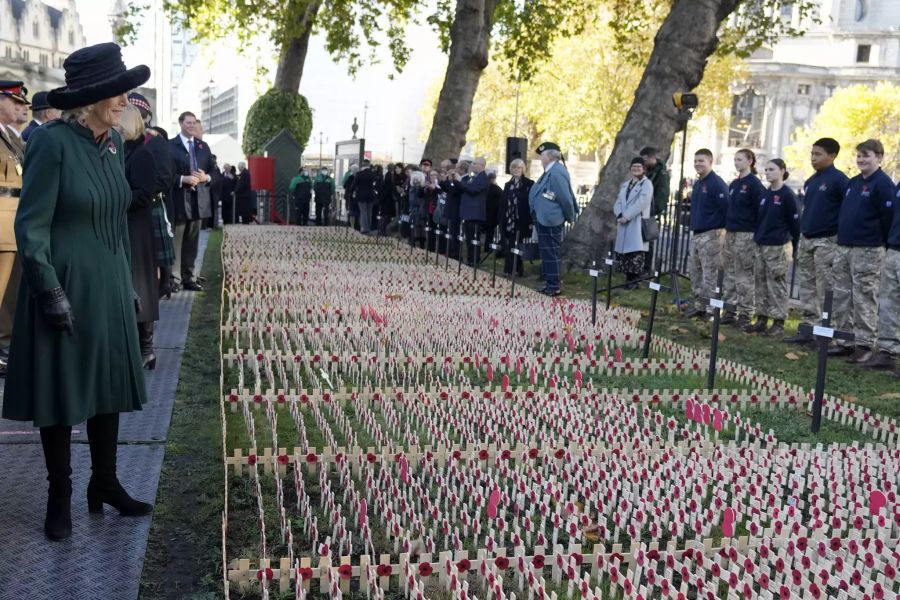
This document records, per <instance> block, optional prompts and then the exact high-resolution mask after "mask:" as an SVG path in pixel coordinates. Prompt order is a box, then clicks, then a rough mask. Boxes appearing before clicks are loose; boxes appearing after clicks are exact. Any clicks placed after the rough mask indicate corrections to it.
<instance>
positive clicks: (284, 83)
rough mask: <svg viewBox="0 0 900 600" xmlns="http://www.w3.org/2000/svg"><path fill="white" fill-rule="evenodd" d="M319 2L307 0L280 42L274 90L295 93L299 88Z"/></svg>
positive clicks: (319, 0)
mask: <svg viewBox="0 0 900 600" xmlns="http://www.w3.org/2000/svg"><path fill="white" fill-rule="evenodd" d="M321 4H322V0H313V1H311V2H307V3H306V6H305V8H304V9H303V12H302V14H300V15H298V22H297V24H296V27H295V28H292V29H291V30H290V31H291V32H290V33H289V34H286V35H285V36H284V39H283V40H282V42H281V52H280V54H279V55H278V70H277V71H275V83H274V84H273V86H272V87H274V88H275V89H276V90H284V91H287V92H294V93H296V92H297V91H298V90H299V89H300V79H301V78H302V77H303V64H304V63H305V62H306V52H307V50H309V37H310V35H312V29H313V23H315V20H316V14H317V13H318V12H319V6H321Z"/></svg>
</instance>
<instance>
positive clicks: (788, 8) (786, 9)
mask: <svg viewBox="0 0 900 600" xmlns="http://www.w3.org/2000/svg"><path fill="white" fill-rule="evenodd" d="M793 16H794V6H793V5H792V4H791V3H790V2H785V3H784V4H782V5H781V18H782V19H784V20H785V21H790V20H791V18H792V17H793Z"/></svg>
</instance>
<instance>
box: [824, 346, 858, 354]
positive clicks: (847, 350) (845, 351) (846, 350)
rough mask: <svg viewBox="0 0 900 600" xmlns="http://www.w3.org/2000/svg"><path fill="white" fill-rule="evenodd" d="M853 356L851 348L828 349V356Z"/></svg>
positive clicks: (836, 347)
mask: <svg viewBox="0 0 900 600" xmlns="http://www.w3.org/2000/svg"><path fill="white" fill-rule="evenodd" d="M851 354H853V347H852V346H832V347H831V348H829V349H828V356H850V355H851Z"/></svg>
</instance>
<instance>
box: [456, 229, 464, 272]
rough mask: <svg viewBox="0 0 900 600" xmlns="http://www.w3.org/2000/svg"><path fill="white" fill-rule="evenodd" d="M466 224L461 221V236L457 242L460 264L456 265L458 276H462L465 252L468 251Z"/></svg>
mask: <svg viewBox="0 0 900 600" xmlns="http://www.w3.org/2000/svg"><path fill="white" fill-rule="evenodd" d="M465 223H466V222H465V221H460V223H459V235H457V236H456V239H457V241H459V257H457V261H458V264H457V265H456V274H457V275H462V264H463V250H465V249H466V234H465V233H463V232H464V231H465Z"/></svg>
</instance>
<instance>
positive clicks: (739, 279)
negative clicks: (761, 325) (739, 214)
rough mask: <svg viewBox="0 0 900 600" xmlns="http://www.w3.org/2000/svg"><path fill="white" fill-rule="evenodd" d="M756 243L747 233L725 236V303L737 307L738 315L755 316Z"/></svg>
mask: <svg viewBox="0 0 900 600" xmlns="http://www.w3.org/2000/svg"><path fill="white" fill-rule="evenodd" d="M756 249H757V246H756V242H754V241H753V234H752V233H750V232H747V231H729V232H727V233H726V234H725V248H724V250H723V251H722V254H723V256H722V259H723V261H724V263H725V264H724V267H723V268H724V269H725V286H724V290H723V292H722V293H723V294H724V295H723V298H724V299H725V302H728V303H729V304H734V305H736V306H737V310H736V311H735V312H736V313H737V314H738V315H747V316H748V317H749V316H750V315H751V314H753V307H754V304H755V302H754V298H753V296H754V293H755V291H756V279H755V277H754V275H753V269H754V266H755V264H754V263H755V262H756Z"/></svg>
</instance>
